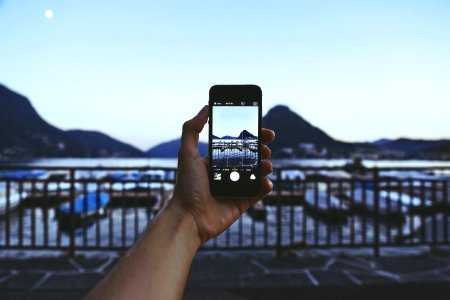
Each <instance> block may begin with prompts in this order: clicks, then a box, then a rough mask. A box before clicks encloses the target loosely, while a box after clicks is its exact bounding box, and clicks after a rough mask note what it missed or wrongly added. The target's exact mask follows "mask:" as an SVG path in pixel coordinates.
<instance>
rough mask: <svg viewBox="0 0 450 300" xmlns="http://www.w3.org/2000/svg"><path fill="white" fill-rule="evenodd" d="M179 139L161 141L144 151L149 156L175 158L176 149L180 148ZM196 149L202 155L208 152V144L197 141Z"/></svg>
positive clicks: (176, 155)
mask: <svg viewBox="0 0 450 300" xmlns="http://www.w3.org/2000/svg"><path fill="white" fill-rule="evenodd" d="M180 144H181V139H176V140H172V141H169V142H165V143H161V144H158V145H156V146H155V147H153V148H151V149H149V150H148V151H147V152H146V153H147V156H149V157H159V158H175V157H178V149H179V148H180ZM198 151H199V152H200V155H201V156H202V157H204V156H206V155H207V154H208V144H207V143H203V142H199V143H198Z"/></svg>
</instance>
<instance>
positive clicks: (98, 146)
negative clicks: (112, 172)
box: [66, 130, 145, 157]
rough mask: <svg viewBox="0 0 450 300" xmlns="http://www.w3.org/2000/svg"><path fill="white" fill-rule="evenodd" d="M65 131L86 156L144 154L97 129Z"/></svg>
mask: <svg viewBox="0 0 450 300" xmlns="http://www.w3.org/2000/svg"><path fill="white" fill-rule="evenodd" d="M66 133H67V135H68V136H70V137H71V138H73V139H74V140H76V141H77V142H79V143H80V144H81V146H82V149H83V153H84V155H85V156H88V157H143V156H145V154H144V153H143V152H142V151H141V150H139V149H137V148H135V147H133V146H131V145H129V144H126V143H123V142H120V141H118V140H116V139H113V138H112V137H110V136H108V135H106V134H104V133H101V132H98V131H85V130H68V131H66Z"/></svg>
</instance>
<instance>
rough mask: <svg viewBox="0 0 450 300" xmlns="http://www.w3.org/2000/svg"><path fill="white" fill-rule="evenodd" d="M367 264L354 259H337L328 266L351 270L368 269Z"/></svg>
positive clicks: (329, 268)
mask: <svg viewBox="0 0 450 300" xmlns="http://www.w3.org/2000/svg"><path fill="white" fill-rule="evenodd" d="M368 269H369V268H368V267H367V266H364V265H363V264H360V263H358V262H353V261H348V262H347V261H339V260H338V261H336V262H335V263H333V264H332V265H330V266H329V267H328V270H336V271H337V270H350V271H364V270H368Z"/></svg>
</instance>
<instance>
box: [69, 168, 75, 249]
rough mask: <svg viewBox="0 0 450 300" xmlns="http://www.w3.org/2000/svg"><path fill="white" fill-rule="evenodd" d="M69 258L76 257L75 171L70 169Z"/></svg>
mask: <svg viewBox="0 0 450 300" xmlns="http://www.w3.org/2000/svg"><path fill="white" fill-rule="evenodd" d="M69 201H70V215H69V218H70V226H69V236H70V240H69V256H72V257H73V256H75V208H74V206H75V169H74V168H71V169H70V199H69Z"/></svg>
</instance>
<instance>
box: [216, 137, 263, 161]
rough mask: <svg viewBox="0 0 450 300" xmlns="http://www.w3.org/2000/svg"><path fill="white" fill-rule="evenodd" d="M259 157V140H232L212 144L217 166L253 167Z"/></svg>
mask: <svg viewBox="0 0 450 300" xmlns="http://www.w3.org/2000/svg"><path fill="white" fill-rule="evenodd" d="M257 159H258V142H257V141H253V140H252V141H246V140H232V141H220V142H213V144H212V161H213V164H214V166H216V167H229V166H239V167H246V166H248V167H252V166H254V165H255V164H256V162H257Z"/></svg>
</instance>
